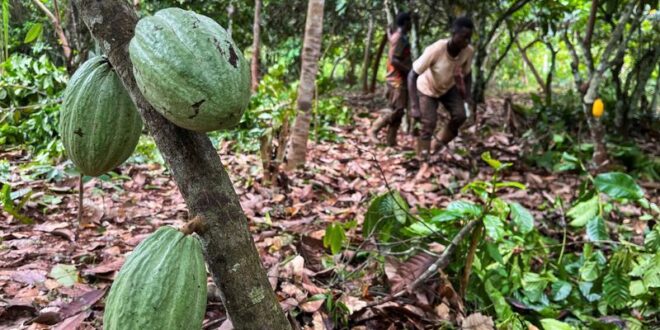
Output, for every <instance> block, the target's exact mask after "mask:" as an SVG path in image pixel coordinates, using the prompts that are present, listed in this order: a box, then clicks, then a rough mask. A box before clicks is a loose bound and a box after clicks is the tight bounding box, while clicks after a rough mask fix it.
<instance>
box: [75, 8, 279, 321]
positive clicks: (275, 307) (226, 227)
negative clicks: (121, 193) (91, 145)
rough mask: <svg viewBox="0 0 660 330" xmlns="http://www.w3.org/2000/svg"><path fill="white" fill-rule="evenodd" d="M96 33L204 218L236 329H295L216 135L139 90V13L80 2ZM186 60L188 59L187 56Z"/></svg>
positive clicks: (209, 253)
mask: <svg viewBox="0 0 660 330" xmlns="http://www.w3.org/2000/svg"><path fill="white" fill-rule="evenodd" d="M76 4H77V5H78V8H80V10H81V15H82V17H83V20H84V22H85V24H86V25H87V27H88V28H89V30H90V32H91V33H92V36H93V37H94V38H95V39H96V40H97V41H98V42H99V44H100V45H101V46H102V47H103V51H104V53H105V54H107V56H108V59H109V61H110V63H111V64H112V67H113V68H114V69H115V70H116V72H117V74H118V75H119V77H120V79H121V81H122V83H123V84H124V86H125V88H126V89H127V91H128V92H129V94H130V96H131V98H132V99H133V102H134V103H135V104H136V106H137V108H138V109H139V111H140V114H141V116H142V118H143V121H144V123H145V124H146V126H147V128H148V130H149V132H150V134H151V135H152V136H153V138H154V140H155V142H156V144H157V146H158V148H159V149H160V151H161V154H162V155H163V158H164V159H165V161H166V162H167V164H168V165H169V167H170V169H171V172H172V176H173V178H174V180H175V182H176V184H177V186H178V188H179V190H180V192H181V195H182V196H183V198H184V200H185V202H186V204H187V206H188V209H189V212H190V214H192V215H195V216H197V217H199V219H201V224H202V226H201V227H200V228H203V229H201V230H199V231H198V234H199V235H200V237H201V239H202V241H203V245H204V247H205V254H206V261H207V263H208V265H209V268H210V270H211V273H212V275H213V279H214V281H215V283H216V284H217V285H218V288H219V289H220V290H221V292H222V298H223V302H224V305H225V308H226V309H227V312H228V314H229V317H230V318H231V320H232V322H233V324H234V327H235V328H236V329H289V328H290V325H289V323H288V321H287V319H286V317H285V316H284V314H283V313H282V310H281V308H280V306H279V304H278V302H277V299H276V297H275V294H274V293H273V291H272V289H271V287H270V283H269V282H268V279H267V277H266V273H265V271H264V269H263V268H262V265H261V261H260V260H259V254H258V252H257V250H256V248H255V246H254V241H253V239H252V236H251V235H250V231H249V228H248V223H247V219H246V217H245V214H244V213H243V210H242V208H241V206H240V203H239V199H238V196H237V195H236V192H235V191H234V187H233V185H232V183H231V180H230V179H229V176H228V174H227V172H226V171H225V169H224V167H223V165H222V163H221V161H220V158H219V157H218V155H217V153H216V151H215V149H214V148H213V145H212V144H211V141H210V140H209V138H208V137H207V136H206V134H204V133H199V132H193V131H189V130H186V129H183V128H180V127H178V126H176V125H174V124H172V123H171V122H169V121H168V120H167V119H165V118H164V117H163V116H162V115H160V114H159V113H158V112H157V111H156V110H155V109H154V107H153V106H152V105H151V104H150V103H149V102H148V101H147V100H146V99H145V98H144V96H143V95H142V93H141V92H140V91H139V89H138V87H137V84H136V81H135V77H134V76H133V69H132V64H131V62H130V60H129V56H128V53H127V45H128V44H129V42H130V40H131V38H132V37H133V34H134V29H135V26H136V23H137V20H138V18H137V16H136V14H135V12H134V10H133V8H132V6H131V5H130V4H128V3H126V2H124V1H120V0H106V1H95V0H76ZM182 58H183V57H182Z"/></svg>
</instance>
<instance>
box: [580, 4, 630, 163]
mask: <svg viewBox="0 0 660 330" xmlns="http://www.w3.org/2000/svg"><path fill="white" fill-rule="evenodd" d="M635 3H636V2H635V1H632V2H630V3H629V4H628V5H627V6H626V8H625V9H624V11H623V13H622V14H621V18H620V19H619V23H618V24H617V26H616V28H615V29H614V31H613V32H612V34H611V35H612V36H611V38H610V40H609V41H608V43H607V46H606V47H605V50H604V51H603V55H602V56H601V59H600V64H599V65H598V69H597V70H596V71H595V72H593V73H592V74H591V76H590V79H589V87H588V89H587V91H586V93H585V94H584V97H583V99H582V109H583V111H584V115H585V117H586V118H587V124H588V126H589V133H590V135H591V142H592V143H593V144H594V153H593V156H592V162H593V164H594V165H595V166H597V167H598V166H600V165H602V164H604V163H605V162H606V161H607V159H608V155H607V148H606V147H605V134H604V132H605V129H604V127H603V123H602V122H601V121H600V119H597V118H594V117H593V116H592V115H591V107H592V106H593V103H594V101H595V100H596V97H597V96H598V87H599V86H600V83H601V80H602V78H603V74H604V73H605V70H606V69H607V67H608V66H609V64H610V56H611V55H612V54H613V53H614V50H615V47H616V48H618V49H623V48H625V47H626V45H627V43H626V42H617V41H618V40H619V39H621V36H622V34H623V30H624V29H625V26H626V23H627V22H628V19H629V18H630V15H631V13H632V11H633V8H634V7H635ZM587 56H588V55H587Z"/></svg>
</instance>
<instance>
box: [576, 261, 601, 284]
mask: <svg viewBox="0 0 660 330" xmlns="http://www.w3.org/2000/svg"><path fill="white" fill-rule="evenodd" d="M580 277H581V278H582V280H583V281H586V282H593V281H595V280H596V279H598V263H596V262H595V261H591V260H590V261H587V262H585V263H584V265H582V267H580Z"/></svg>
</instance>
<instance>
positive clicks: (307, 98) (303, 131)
mask: <svg viewBox="0 0 660 330" xmlns="http://www.w3.org/2000/svg"><path fill="white" fill-rule="evenodd" d="M324 3H325V0H309V2H308V5H307V19H306V23H305V39H304V40H303V50H302V56H301V58H302V64H301V70H300V85H299V86H298V100H297V102H296V103H297V105H298V114H297V115H296V121H295V122H294V124H293V130H292V132H291V139H290V140H289V144H288V147H287V152H286V155H287V163H286V167H285V170H292V169H293V168H295V167H297V166H299V165H302V164H304V163H305V159H306V158H307V138H308V137H309V123H310V121H311V119H312V116H311V108H312V99H313V98H314V90H315V88H316V86H315V85H316V83H315V82H316V73H317V71H318V66H319V56H320V55H321V41H322V39H321V38H322V35H323V5H324Z"/></svg>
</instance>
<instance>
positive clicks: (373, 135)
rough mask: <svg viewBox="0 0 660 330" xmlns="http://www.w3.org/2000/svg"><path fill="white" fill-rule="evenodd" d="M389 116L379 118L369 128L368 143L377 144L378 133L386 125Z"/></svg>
mask: <svg viewBox="0 0 660 330" xmlns="http://www.w3.org/2000/svg"><path fill="white" fill-rule="evenodd" d="M388 119H389V116H380V117H378V119H376V121H374V123H373V124H372V125H371V128H369V132H368V134H369V141H371V143H374V144H376V143H378V132H379V131H380V130H381V129H382V128H383V127H385V125H387V123H388V121H389V120H388Z"/></svg>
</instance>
